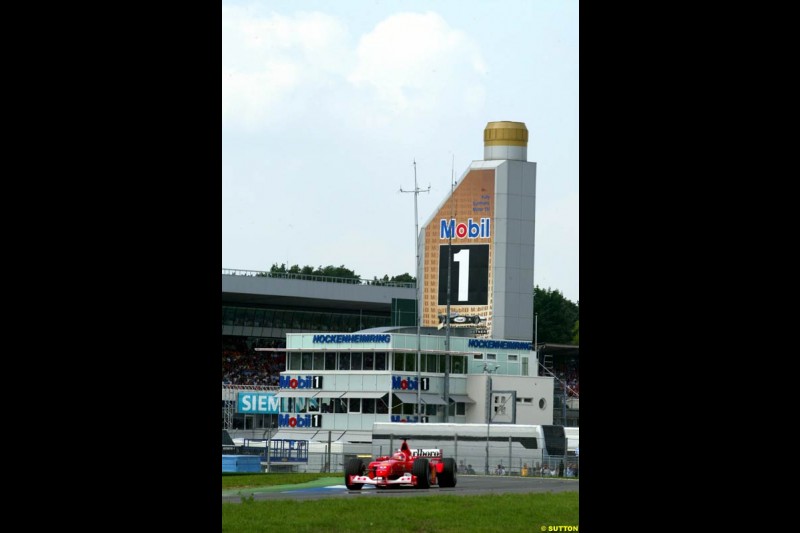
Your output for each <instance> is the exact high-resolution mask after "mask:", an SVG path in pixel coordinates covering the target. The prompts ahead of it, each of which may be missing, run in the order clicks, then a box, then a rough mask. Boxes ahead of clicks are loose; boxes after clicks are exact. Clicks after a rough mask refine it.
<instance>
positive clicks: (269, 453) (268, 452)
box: [261, 415, 274, 472]
mask: <svg viewBox="0 0 800 533" xmlns="http://www.w3.org/2000/svg"><path fill="white" fill-rule="evenodd" d="M273 424H274V420H273V419H272V415H269V427H268V428H267V429H265V430H264V434H263V435H261V438H262V439H263V438H264V435H266V434H267V432H269V438H268V439H267V447H266V450H267V472H269V470H270V467H271V466H272V465H271V464H270V455H272V453H271V452H270V449H269V444H270V442H272V426H273Z"/></svg>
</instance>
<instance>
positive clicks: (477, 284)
mask: <svg viewBox="0 0 800 533" xmlns="http://www.w3.org/2000/svg"><path fill="white" fill-rule="evenodd" d="M447 248H448V245H447V244H444V245H442V246H440V247H439V294H438V304H439V305H447V255H448V254H447ZM451 254H452V255H451V257H452V267H451V274H450V284H451V286H450V295H451V297H450V304H451V305H486V304H487V303H488V301H489V245H488V244H454V245H452V248H451ZM453 295H457V296H456V298H455V299H454V298H453V297H452V296H453Z"/></svg>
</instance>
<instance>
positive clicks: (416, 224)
mask: <svg viewBox="0 0 800 533" xmlns="http://www.w3.org/2000/svg"><path fill="white" fill-rule="evenodd" d="M413 161H414V190H413V191H404V190H403V188H402V187H400V192H412V193H414V247H415V248H416V252H417V264H416V279H415V283H414V286H415V289H416V290H415V292H414V294H415V298H416V305H415V306H414V307H415V309H414V320H415V321H416V325H417V417H421V416H422V396H421V395H420V379H421V375H422V374H421V370H420V368H421V361H420V329H419V328H420V319H419V271H420V268H419V217H418V216H417V196H419V193H421V192H430V191H431V186H430V185H428V188H427V189H420V188H419V187H417V161H416V159H414V160H413ZM395 355H396V354H395Z"/></svg>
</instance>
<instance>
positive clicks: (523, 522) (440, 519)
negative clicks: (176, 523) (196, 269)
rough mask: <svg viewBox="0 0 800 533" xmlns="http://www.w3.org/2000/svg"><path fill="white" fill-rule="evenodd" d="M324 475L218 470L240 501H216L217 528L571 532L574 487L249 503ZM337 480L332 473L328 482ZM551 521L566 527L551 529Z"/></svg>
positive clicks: (414, 532) (314, 531) (574, 516)
mask: <svg viewBox="0 0 800 533" xmlns="http://www.w3.org/2000/svg"><path fill="white" fill-rule="evenodd" d="M326 478H327V479H326ZM331 480H332V477H331V475H330V474H250V475H223V477H222V487H223V492H224V493H226V494H232V493H236V494H241V496H240V497H241V503H223V504H222V531H223V532H231V533H233V532H237V533H238V532H242V533H247V532H256V531H258V532H262V531H281V532H290V531H302V532H309V533H322V532H332V533H344V532H357V531H376V532H380V533H392V532H397V533H401V532H402V533H434V532H436V533H466V532H472V531H502V532H503V533H506V532H517V531H525V532H532V531H578V527H577V526H578V493H577V492H562V493H536V494H489V495H484V496H457V495H446V496H414V497H405V498H373V497H366V498H364V497H360V496H356V497H354V498H352V499H350V498H332V499H323V500H306V501H292V500H271V501H255V500H254V499H253V497H252V493H253V491H254V489H259V488H260V489H264V488H268V487H270V486H277V485H303V484H307V485H306V486H311V485H316V484H325V483H326V481H327V482H329V481H331ZM315 481H316V483H315ZM338 481H339V478H338V476H337V477H336V478H335V480H334V482H338ZM431 490H436V489H431ZM548 526H550V527H548ZM558 526H567V527H570V529H567V527H564V528H561V529H557V527H558Z"/></svg>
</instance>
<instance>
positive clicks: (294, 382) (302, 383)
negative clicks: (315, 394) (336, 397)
mask: <svg viewBox="0 0 800 533" xmlns="http://www.w3.org/2000/svg"><path fill="white" fill-rule="evenodd" d="M279 383H280V386H281V388H282V389H289V390H295V389H321V388H322V376H297V377H292V376H281V377H280V381H279Z"/></svg>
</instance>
